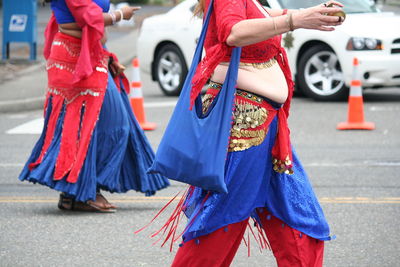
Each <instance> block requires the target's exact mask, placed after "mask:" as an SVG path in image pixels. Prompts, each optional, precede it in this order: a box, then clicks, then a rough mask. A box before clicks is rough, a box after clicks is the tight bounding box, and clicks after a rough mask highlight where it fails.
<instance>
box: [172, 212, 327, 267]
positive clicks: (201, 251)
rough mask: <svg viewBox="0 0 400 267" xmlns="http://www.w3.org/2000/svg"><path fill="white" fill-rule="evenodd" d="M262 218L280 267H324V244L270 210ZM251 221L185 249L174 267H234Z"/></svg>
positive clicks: (224, 229)
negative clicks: (234, 261) (277, 216)
mask: <svg viewBox="0 0 400 267" xmlns="http://www.w3.org/2000/svg"><path fill="white" fill-rule="evenodd" d="M258 215H259V217H260V219H261V224H262V227H263V229H264V231H265V233H266V235H267V238H268V241H269V243H270V245H271V248H272V252H273V254H274V256H275V259H276V262H277V264H278V266H279V267H286V266H288V267H289V266H290V267H297V266H301V267H320V266H322V262H323V253H324V242H323V241H320V240H317V239H314V238H312V237H309V236H307V235H305V234H302V233H301V232H299V231H297V230H295V229H293V228H291V227H289V226H287V225H286V224H284V223H283V222H282V221H281V220H279V219H278V218H276V217H274V216H272V215H271V214H269V212H268V211H267V210H266V209H259V211H258ZM247 221H248V219H247V220H244V221H242V222H238V223H234V224H230V225H228V226H226V227H222V228H220V229H218V230H216V231H214V232H212V233H211V234H208V235H205V236H201V237H199V238H197V239H193V240H190V241H189V242H186V243H184V244H183V246H181V247H180V248H179V250H178V252H177V254H176V256H175V259H174V262H173V263H172V267H205V266H207V267H227V266H230V264H231V262H232V260H233V258H234V256H235V254H236V251H237V250H238V248H239V245H240V243H241V241H242V238H243V235H244V232H245V230H246V227H247Z"/></svg>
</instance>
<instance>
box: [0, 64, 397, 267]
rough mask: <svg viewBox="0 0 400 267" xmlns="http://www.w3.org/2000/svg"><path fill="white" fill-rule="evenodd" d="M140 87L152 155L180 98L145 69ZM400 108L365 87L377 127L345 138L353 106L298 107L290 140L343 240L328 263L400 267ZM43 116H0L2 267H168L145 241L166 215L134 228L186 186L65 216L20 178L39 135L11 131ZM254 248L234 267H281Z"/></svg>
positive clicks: (329, 249)
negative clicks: (344, 124) (110, 210)
mask: <svg viewBox="0 0 400 267" xmlns="http://www.w3.org/2000/svg"><path fill="white" fill-rule="evenodd" d="M129 71H130V70H129V69H128V70H127V73H129ZM38 75H45V73H44V72H43V73H41V74H40V73H38ZM142 81H143V85H144V86H143V94H144V100H145V111H146V118H147V120H148V121H151V122H155V123H157V126H158V127H157V129H156V130H155V131H151V132H146V135H147V136H148V138H149V140H150V142H151V144H152V146H153V147H154V149H156V148H157V146H158V144H159V141H160V139H161V137H162V133H163V131H164V130H165V127H166V124H167V122H168V119H169V117H170V115H171V113H172V110H173V106H174V103H175V101H176V98H174V97H172V98H171V97H168V98H167V97H164V96H163V95H162V94H161V91H160V90H159V89H158V86H157V84H156V83H154V82H151V81H150V78H149V76H148V75H145V74H143V73H142ZM399 104H400V88H389V89H385V90H379V91H378V90H377V91H366V92H365V93H364V110H365V117H366V120H368V121H372V122H374V123H375V124H376V129H375V130H373V131H346V132H342V131H338V130H336V124H337V123H338V122H341V121H344V120H346V116H347V114H346V113H347V103H345V102H330V103H320V102H314V101H312V100H310V99H306V98H301V97H296V98H295V99H294V101H293V104H292V111H291V116H290V120H289V124H290V127H291V132H292V142H293V144H294V146H295V147H296V151H297V153H298V154H299V155H300V158H301V160H302V163H303V165H304V166H305V169H306V170H307V172H308V174H309V176H310V180H311V183H312V184H313V186H314V189H315V192H316V194H317V196H318V197H319V199H320V202H321V204H322V206H323V208H324V211H325V214H326V217H327V218H328V221H329V223H330V226H331V230H332V233H333V234H335V235H336V236H337V239H336V240H334V241H331V242H326V249H325V266H327V267H330V266H338V267H342V266H355V267H359V266H360V267H363V266H366V267H370V266H374V267H375V266H379V267H380V266H387V267H393V266H400V253H399V251H400V241H399V240H400V226H399V219H400V215H399V214H400V120H399V119H398V114H399V112H400V105H399ZM41 116H42V111H40V110H37V111H31V112H24V113H9V114H1V113H0V266H96V267H100V266H133V267H136V266H151V267H153V266H154V267H164V266H169V265H170V263H171V261H172V259H173V256H174V253H170V252H169V249H168V247H164V248H160V246H159V244H157V245H154V246H153V245H152V243H153V242H154V241H155V240H151V239H150V238H149V235H150V233H152V231H154V230H156V229H158V228H160V227H161V225H162V223H163V219H165V217H166V216H165V215H162V216H160V219H159V220H157V221H156V223H154V224H153V225H152V226H150V227H149V229H147V230H144V231H143V232H142V233H140V234H138V235H134V234H133V232H134V231H135V230H137V229H139V228H141V227H142V226H143V225H145V224H146V223H147V222H149V221H150V219H151V218H152V217H153V216H154V215H155V213H156V212H157V211H158V210H160V209H161V208H162V207H163V206H164V205H165V204H166V203H167V201H168V200H169V199H170V198H171V197H172V196H174V195H175V194H176V193H177V192H179V191H180V190H182V189H184V188H185V186H184V185H182V184H179V183H173V184H172V186H171V187H169V188H167V189H165V190H162V191H160V192H158V193H157V195H156V196H155V197H152V198H145V197H144V196H143V195H141V194H138V193H135V192H129V193H128V194H123V195H116V194H112V195H109V194H106V196H107V197H109V199H110V200H111V201H113V202H115V203H116V204H117V205H118V206H119V210H118V212H117V213H115V214H95V213H75V212H62V211H60V210H58V209H57V207H56V202H57V197H58V194H57V193H56V192H54V191H52V190H50V189H48V188H45V187H43V186H40V185H33V184H29V183H27V182H24V183H22V182H19V181H18V179H17V177H18V174H19V172H20V171H21V169H22V167H23V164H24V162H25V161H26V159H27V157H28V155H29V153H30V151H31V149H32V147H33V145H34V143H35V141H36V140H37V138H38V135H37V134H32V132H34V131H37V130H38V129H37V128H35V127H34V126H33V127H31V128H30V129H28V130H27V131H25V133H24V134H9V133H7V132H8V131H9V130H11V129H15V127H17V126H21V125H22V124H24V123H27V122H32V120H36V119H38V118H40V117H41ZM27 132H31V133H27ZM171 210H172V207H171V208H170V209H169V211H168V212H167V214H168V213H170V212H171ZM251 247H252V248H251V257H248V256H247V248H246V247H245V246H244V245H242V246H241V248H240V249H239V253H238V255H237V256H236V258H235V260H234V262H233V264H232V266H233V267H244V266H255V267H258V266H276V264H275V262H274V258H273V256H272V253H271V252H270V251H263V252H262V253H260V251H259V250H258V248H257V246H256V243H255V242H252V245H251ZM173 249H174V252H175V251H176V250H177V245H175V246H174V248H173Z"/></svg>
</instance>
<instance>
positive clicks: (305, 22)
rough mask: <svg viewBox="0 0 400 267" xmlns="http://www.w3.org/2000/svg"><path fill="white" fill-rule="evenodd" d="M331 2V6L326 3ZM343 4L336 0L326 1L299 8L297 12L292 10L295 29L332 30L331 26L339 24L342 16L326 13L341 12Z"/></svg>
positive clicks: (342, 19)
mask: <svg viewBox="0 0 400 267" xmlns="http://www.w3.org/2000/svg"><path fill="white" fill-rule="evenodd" d="M330 4H332V5H333V6H332V7H328V5H330ZM341 7H343V5H342V4H341V3H339V2H336V1H328V2H326V3H324V4H321V5H318V6H314V7H310V8H306V9H301V10H299V11H297V12H293V13H292V16H293V26H294V28H295V29H298V28H303V29H314V30H320V31H333V30H334V29H335V28H334V27H333V26H338V25H341V24H342V23H343V21H344V17H342V16H332V15H329V16H328V14H334V13H337V12H342V8H341Z"/></svg>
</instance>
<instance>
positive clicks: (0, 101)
mask: <svg viewBox="0 0 400 267" xmlns="http://www.w3.org/2000/svg"><path fill="white" fill-rule="evenodd" d="M169 8H170V7H163V6H143V7H142V9H141V10H140V12H138V14H137V15H136V19H135V23H136V24H135V27H127V28H124V27H123V26H122V27H117V26H113V27H111V28H110V29H108V31H109V33H110V34H109V39H108V42H107V48H108V50H109V51H111V52H113V53H115V54H116V55H117V56H118V58H119V60H120V62H121V63H122V64H123V65H125V66H126V67H129V66H130V62H131V60H132V59H133V58H134V57H135V56H136V40H137V35H138V26H139V25H140V23H141V22H142V21H143V19H144V18H146V17H148V16H151V15H154V14H159V13H164V12H166V11H167V10H168V9H169ZM40 30H42V29H39V31H40ZM38 41H39V40H38ZM40 45H41V44H40V43H39V44H38V46H40ZM37 58H38V61H37V62H34V63H26V62H25V63H18V64H13V65H11V64H9V65H8V66H7V65H6V64H7V63H6V64H4V63H3V65H1V66H0V68H7V67H11V69H9V70H7V71H6V74H4V72H1V74H2V75H8V76H9V77H4V76H3V77H2V79H1V80H2V82H0V112H18V111H24V110H33V109H41V108H42V107H43V103H44V99H45V89H46V84H47V75H46V70H45V61H44V58H43V56H42V54H41V49H38V54H37ZM19 61H21V60H19ZM24 64H25V66H24ZM30 64H32V65H31V66H26V65H30Z"/></svg>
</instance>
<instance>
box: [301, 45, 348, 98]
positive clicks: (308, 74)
mask: <svg viewBox="0 0 400 267" xmlns="http://www.w3.org/2000/svg"><path fill="white" fill-rule="evenodd" d="M297 75H298V83H299V85H300V89H301V91H302V92H303V93H304V94H305V95H306V96H308V97H311V98H313V99H315V100H325V101H334V100H343V99H345V97H346V96H348V92H349V91H348V90H349V89H348V87H347V86H346V84H345V82H344V75H343V71H342V68H341V66H340V62H339V59H338V58H337V56H336V54H335V52H334V51H333V50H332V49H331V48H330V47H328V46H327V45H316V46H313V47H311V48H309V49H308V50H306V51H305V52H304V54H303V55H301V58H300V60H299V64H298V69H297Z"/></svg>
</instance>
